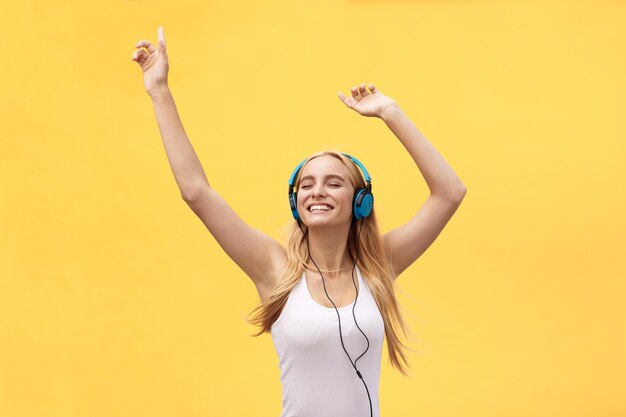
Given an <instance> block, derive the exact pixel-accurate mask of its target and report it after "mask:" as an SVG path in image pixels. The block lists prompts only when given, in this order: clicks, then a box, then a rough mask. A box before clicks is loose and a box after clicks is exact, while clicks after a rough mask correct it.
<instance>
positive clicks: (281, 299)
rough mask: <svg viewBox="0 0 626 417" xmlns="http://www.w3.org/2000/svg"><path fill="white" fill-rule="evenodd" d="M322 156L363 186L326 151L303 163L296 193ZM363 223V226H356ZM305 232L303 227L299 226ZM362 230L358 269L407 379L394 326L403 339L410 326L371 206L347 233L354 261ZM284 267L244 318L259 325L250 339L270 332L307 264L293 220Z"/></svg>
mask: <svg viewBox="0 0 626 417" xmlns="http://www.w3.org/2000/svg"><path fill="white" fill-rule="evenodd" d="M323 155H330V156H334V157H335V158H338V159H339V160H340V161H341V162H342V163H343V164H344V166H345V167H346V169H347V171H348V173H349V178H350V182H351V183H352V185H353V187H354V189H355V190H358V189H360V188H364V187H365V186H366V183H365V180H364V179H363V177H362V175H361V173H360V171H359V168H358V167H357V166H356V165H355V163H354V162H353V161H352V160H350V159H349V158H347V157H346V156H344V155H343V154H342V153H341V152H338V151H336V150H326V151H320V152H317V153H315V154H313V155H311V156H309V157H308V158H307V160H306V162H305V163H304V164H303V165H302V167H301V168H300V171H299V172H298V175H297V177H296V181H295V188H296V190H297V189H298V188H299V185H300V174H301V173H302V171H303V169H304V166H305V165H306V164H307V163H308V162H309V161H310V160H312V159H314V158H317V157H319V156H323ZM359 222H363V224H362V225H361V224H359ZM302 225H303V228H304V229H305V232H306V229H307V228H306V225H304V224H302ZM357 225H358V226H359V227H362V229H361V233H360V242H359V248H358V264H357V265H358V267H359V269H360V271H361V276H362V278H363V279H364V280H365V281H366V283H367V285H368V287H369V288H370V291H371V292H372V295H373V297H374V299H375V300H376V304H377V305H378V309H379V310H380V313H381V315H382V318H383V321H384V323H385V337H386V338H387V350H388V352H389V360H390V361H391V364H392V366H394V367H395V368H396V369H398V371H400V372H401V373H402V374H403V375H405V376H407V375H408V372H407V370H406V368H409V369H410V366H409V363H408V360H407V356H406V354H405V352H404V351H403V349H408V350H411V351H413V350H412V349H409V348H408V347H407V346H406V345H405V344H403V343H402V342H401V341H400V338H399V337H398V333H397V327H398V326H399V328H400V329H401V330H402V332H403V334H404V336H405V337H406V336H407V335H411V336H412V333H411V332H410V329H409V327H408V326H407V325H406V323H405V322H404V319H403V318H402V314H401V313H400V305H399V303H398V301H397V299H396V295H395V276H394V271H393V268H392V265H391V262H390V259H389V256H388V253H387V252H386V250H385V248H384V247H383V240H382V239H381V236H380V232H379V230H378V223H377V221H376V212H375V209H374V207H372V212H371V214H370V215H369V216H367V217H366V218H364V219H361V220H356V219H355V218H354V217H353V218H352V225H351V227H350V232H349V234H348V251H349V253H350V255H351V257H352V259H353V260H354V259H356V251H357V239H358V238H359V236H358V235H357V230H358V229H357V227H353V226H357ZM286 232H287V239H286V240H287V255H288V264H287V268H286V269H285V270H284V271H283V273H282V275H281V277H280V279H279V282H278V284H277V285H276V287H274V289H273V290H272V292H271V294H270V296H269V298H268V299H267V300H266V301H265V302H260V303H259V304H258V305H257V306H256V307H255V308H254V310H252V312H251V313H250V315H252V314H254V317H252V318H251V319H248V318H246V321H247V322H248V323H251V324H253V325H256V326H259V327H260V330H259V331H258V332H257V333H255V334H253V335H251V336H254V337H256V336H260V335H262V334H263V333H265V332H267V333H270V332H271V327H272V324H273V323H274V321H276V319H277V318H278V316H279V315H280V313H281V311H282V309H283V307H284V305H285V303H286V302H287V298H288V296H289V294H290V292H291V290H292V289H293V287H294V286H295V285H296V284H297V283H298V281H299V280H300V278H301V276H302V273H303V271H304V269H305V266H306V265H307V260H308V251H307V246H306V242H305V240H304V236H305V233H303V230H302V229H301V228H300V226H299V225H298V223H297V222H296V220H295V219H294V221H293V222H291V223H290V224H289V225H288V226H287V230H286Z"/></svg>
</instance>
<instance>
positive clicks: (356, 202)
mask: <svg viewBox="0 0 626 417" xmlns="http://www.w3.org/2000/svg"><path fill="white" fill-rule="evenodd" d="M342 154H343V155H344V156H346V157H348V158H350V160H352V162H354V164H355V165H356V166H358V167H359V168H360V169H361V171H362V172H363V174H364V176H365V181H366V182H367V185H366V187H365V188H360V189H358V190H356V191H355V192H354V198H353V200H352V214H353V215H354V218H355V219H357V220H360V219H364V218H365V217H367V216H369V215H370V213H371V212H372V206H373V205H374V195H373V194H372V179H371V178H370V175H369V174H368V172H367V169H365V167H364V166H363V164H362V163H361V162H359V160H358V159H356V158H355V157H353V156H351V155H348V154H347V153H343V152H342ZM307 159H308V158H307ZM307 159H305V160H304V161H302V162H300V163H299V164H298V166H297V167H296V169H295V170H294V171H293V173H292V174H291V177H290V178H289V206H290V207H291V214H292V215H293V218H294V219H296V220H297V221H298V222H299V221H300V214H299V213H298V205H297V196H298V192H297V191H296V192H294V191H293V187H294V186H295V179H296V176H297V175H298V172H299V171H300V169H301V168H302V165H304V163H305V162H306V161H307Z"/></svg>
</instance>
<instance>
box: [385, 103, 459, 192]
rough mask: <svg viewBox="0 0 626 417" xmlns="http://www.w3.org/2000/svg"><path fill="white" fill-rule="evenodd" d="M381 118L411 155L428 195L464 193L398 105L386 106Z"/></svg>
mask: <svg viewBox="0 0 626 417" xmlns="http://www.w3.org/2000/svg"><path fill="white" fill-rule="evenodd" d="M380 118H381V119H382V120H383V121H384V122H385V124H386V125H387V126H388V127H389V129H391V131H392V132H393V133H394V134H395V135H396V136H397V137H398V139H399V140H400V142H402V145H404V147H405V148H406V150H407V151H409V154H411V157H412V158H413V160H414V161H415V164H416V165H417V167H418V169H419V170H420V172H421V173H422V175H423V176H424V179H425V180H426V184H427V185H428V188H429V189H430V193H431V195H437V196H441V197H445V198H451V199H458V198H462V196H463V195H464V194H465V191H466V188H465V185H464V184H463V183H462V182H461V180H460V179H459V177H458V176H457V175H456V173H455V172H454V170H453V169H452V167H450V165H448V163H447V162H446V160H445V159H444V158H443V156H441V154H439V152H437V150H436V149H435V147H434V146H433V145H432V144H431V143H430V142H428V140H427V139H426V138H425V137H424V135H422V133H421V132H420V131H419V129H418V128H417V127H416V126H415V125H414V124H413V122H411V120H410V119H409V118H408V116H407V115H406V114H405V113H404V112H403V111H402V109H401V108H400V107H399V106H398V105H394V106H392V107H389V108H388V109H387V110H386V111H384V112H383V113H382V114H381V116H380Z"/></svg>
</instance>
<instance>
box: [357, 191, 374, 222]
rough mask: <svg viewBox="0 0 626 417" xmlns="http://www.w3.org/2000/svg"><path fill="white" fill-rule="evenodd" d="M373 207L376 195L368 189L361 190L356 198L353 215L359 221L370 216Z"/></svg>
mask: <svg viewBox="0 0 626 417" xmlns="http://www.w3.org/2000/svg"><path fill="white" fill-rule="evenodd" d="M373 205H374V195H373V194H372V193H371V192H370V191H368V190H367V188H361V189H360V190H359V191H357V193H356V195H355V196H354V203H353V207H352V213H353V214H354V217H355V218H356V219H357V220H360V219H363V218H365V217H367V216H369V215H370V213H371V212H372V206H373Z"/></svg>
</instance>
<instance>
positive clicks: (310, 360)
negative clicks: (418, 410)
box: [271, 266, 385, 417]
mask: <svg viewBox="0 0 626 417" xmlns="http://www.w3.org/2000/svg"><path fill="white" fill-rule="evenodd" d="M356 275H357V279H358V280H359V293H358V296H357V299H356V305H355V306H354V316H356V321H357V323H358V327H360V328H361V330H362V331H363V333H365V334H366V335H367V338H368V339H369V349H367V352H366V353H365V355H363V356H362V357H361V358H359V356H361V355H362V354H363V352H364V351H365V349H366V348H367V346H368V343H367V340H366V339H365V337H364V336H363V334H362V333H361V332H360V331H359V328H357V326H356V325H355V323H354V317H353V315H352V307H353V305H354V304H355V303H354V302H352V303H351V304H350V305H347V306H344V307H340V308H338V309H337V310H338V311H339V316H340V317H341V329H342V330H341V332H342V333H341V334H342V338H343V345H344V346H345V348H346V350H347V351H348V353H349V354H350V358H351V359H352V362H353V363H354V362H355V361H356V364H355V365H356V368H357V369H358V370H359V371H360V372H361V375H362V376H363V380H364V381H365V383H366V384H367V389H368V390H369V394H370V398H371V400H372V412H373V414H372V415H373V416H374V417H379V405H378V383H379V380H380V361H381V357H382V348H383V339H384V335H385V326H384V322H383V318H382V315H381V314H380V311H379V309H378V306H377V305H376V301H375V300H374V297H373V296H372V293H371V292H370V289H369V287H368V286H367V284H366V283H365V281H364V280H363V277H362V276H361V271H360V270H359V267H358V266H357V267H356ZM331 298H332V297H331ZM333 301H334V300H333ZM337 310H335V308H334V307H330V308H328V307H324V306H322V305H320V304H318V303H317V301H315V300H314V299H313V297H312V295H311V293H310V292H309V289H308V286H307V283H306V278H305V273H304V272H303V273H302V277H301V279H300V281H299V282H298V283H297V284H296V285H295V287H294V288H293V289H292V291H291V293H290V294H289V297H288V299H287V302H286V303H285V305H284V307H283V310H282V311H281V313H280V316H279V317H278V319H277V320H276V321H275V322H274V324H272V328H271V334H272V340H273V342H274V348H275V349H276V353H277V354H278V359H279V361H278V364H279V368H280V373H281V375H280V381H281V384H282V413H281V415H280V417H369V416H370V403H369V400H368V396H367V391H366V390H365V385H364V384H363V381H361V379H360V378H359V376H358V375H357V374H356V370H355V369H354V367H353V366H352V365H351V364H350V359H348V356H347V355H346V352H345V351H344V350H343V347H342V345H341V339H340V337H339V321H338V318H337ZM357 358H359V359H358V360H357Z"/></svg>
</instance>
